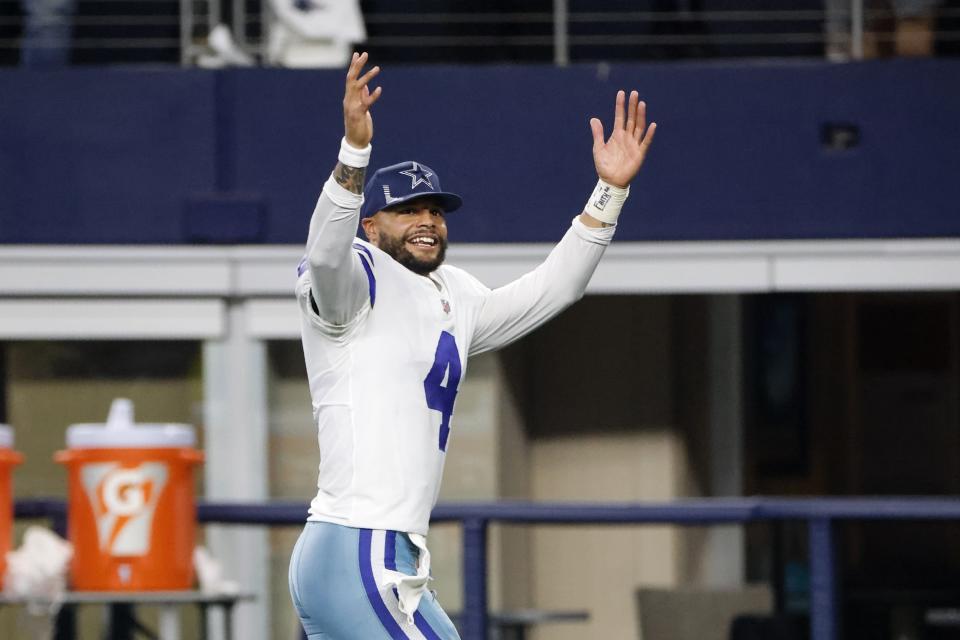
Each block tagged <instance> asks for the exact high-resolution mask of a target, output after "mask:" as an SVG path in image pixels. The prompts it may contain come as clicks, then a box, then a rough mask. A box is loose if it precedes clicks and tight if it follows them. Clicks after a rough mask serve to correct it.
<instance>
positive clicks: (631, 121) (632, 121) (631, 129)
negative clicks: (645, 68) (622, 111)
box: [626, 91, 640, 136]
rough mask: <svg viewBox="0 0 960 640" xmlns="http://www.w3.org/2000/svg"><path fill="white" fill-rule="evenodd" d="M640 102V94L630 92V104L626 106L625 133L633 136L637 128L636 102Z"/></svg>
mask: <svg viewBox="0 0 960 640" xmlns="http://www.w3.org/2000/svg"><path fill="white" fill-rule="evenodd" d="M639 100H640V94H639V93H637V92H636V91H631V92H630V102H629V104H628V105H627V126H626V133H627V135H628V136H633V135H635V133H636V128H637V102H639Z"/></svg>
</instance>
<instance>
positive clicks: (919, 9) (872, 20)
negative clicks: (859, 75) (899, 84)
mask: <svg viewBox="0 0 960 640" xmlns="http://www.w3.org/2000/svg"><path fill="white" fill-rule="evenodd" d="M940 3H941V0H863V12H864V25H863V30H864V34H863V55H864V57H865V58H881V57H890V56H903V57H925V56H932V55H933V48H934V31H935V22H936V10H937V7H938V6H939V5H940ZM825 8H826V29H827V57H828V58H829V59H831V60H836V61H841V60H846V59H849V58H850V56H851V52H852V47H851V46H850V43H849V38H850V33H851V28H850V20H851V11H850V2H849V0H826V5H825Z"/></svg>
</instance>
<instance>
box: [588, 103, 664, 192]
mask: <svg viewBox="0 0 960 640" xmlns="http://www.w3.org/2000/svg"><path fill="white" fill-rule="evenodd" d="M625 101H626V95H625V93H624V92H623V91H618V92H617V104H616V111H615V113H614V118H613V132H612V133H611V134H610V139H609V140H607V141H606V143H604V141H603V124H602V123H601V122H600V120H599V119H598V118H591V119H590V129H591V130H592V131H593V163H594V165H595V166H596V168H597V175H598V176H599V177H600V178H601V179H602V180H603V181H605V182H608V183H610V184H612V185H614V186H617V187H624V188H625V187H627V186H628V185H629V184H630V181H631V180H633V177H634V176H635V175H637V172H638V171H640V167H641V166H642V165H643V160H644V158H646V156H647V151H648V150H649V149H650V144H651V143H652V142H653V135H654V133H656V131H657V123H655V122H652V123H650V126H649V127H647V104H646V103H645V102H640V94H638V93H637V92H636V91H631V92H630V104H629V106H628V107H627V109H626V114H624V102H625Z"/></svg>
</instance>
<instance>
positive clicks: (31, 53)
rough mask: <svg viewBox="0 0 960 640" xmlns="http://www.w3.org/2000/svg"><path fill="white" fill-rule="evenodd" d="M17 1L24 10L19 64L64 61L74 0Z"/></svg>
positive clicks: (61, 64) (56, 64) (46, 64)
mask: <svg viewBox="0 0 960 640" xmlns="http://www.w3.org/2000/svg"><path fill="white" fill-rule="evenodd" d="M20 3H21V6H22V7H23V13H24V25H23V42H22V43H21V47H20V66H22V67H31V68H55V67H64V66H66V65H68V64H69V63H70V38H71V32H72V30H73V24H72V21H73V13H74V9H75V0H20Z"/></svg>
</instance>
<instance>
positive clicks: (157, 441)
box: [55, 398, 203, 591]
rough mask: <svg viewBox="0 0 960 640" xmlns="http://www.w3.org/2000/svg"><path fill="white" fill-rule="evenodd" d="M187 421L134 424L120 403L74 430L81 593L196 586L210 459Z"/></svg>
mask: <svg viewBox="0 0 960 640" xmlns="http://www.w3.org/2000/svg"><path fill="white" fill-rule="evenodd" d="M195 444H196V438H195V436H194V431H193V427H191V426H190V425H186V424H134V422H133V403H132V402H130V401H129V400H126V399H123V398H120V399H117V400H114V401H113V405H112V406H111V407H110V416H109V418H107V423H106V424H105V425H104V424H75V425H71V426H70V427H69V428H68V429H67V450H66V451H60V452H58V453H57V454H56V456H55V459H56V461H57V462H60V463H62V464H64V465H66V467H67V474H68V479H67V483H68V489H69V497H68V505H67V528H68V535H69V538H70V542H71V543H73V548H74V555H73V564H72V565H71V582H72V587H73V588H74V589H75V590H77V591H151V590H157V591H166V590H178V589H190V588H191V587H192V586H193V548H194V545H195V544H196V541H195V535H196V527H197V516H196V507H195V504H194V496H193V470H194V467H195V466H196V465H197V464H199V463H200V462H202V461H203V453H202V452H200V451H197V450H196V449H195V448H194V445H195Z"/></svg>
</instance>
